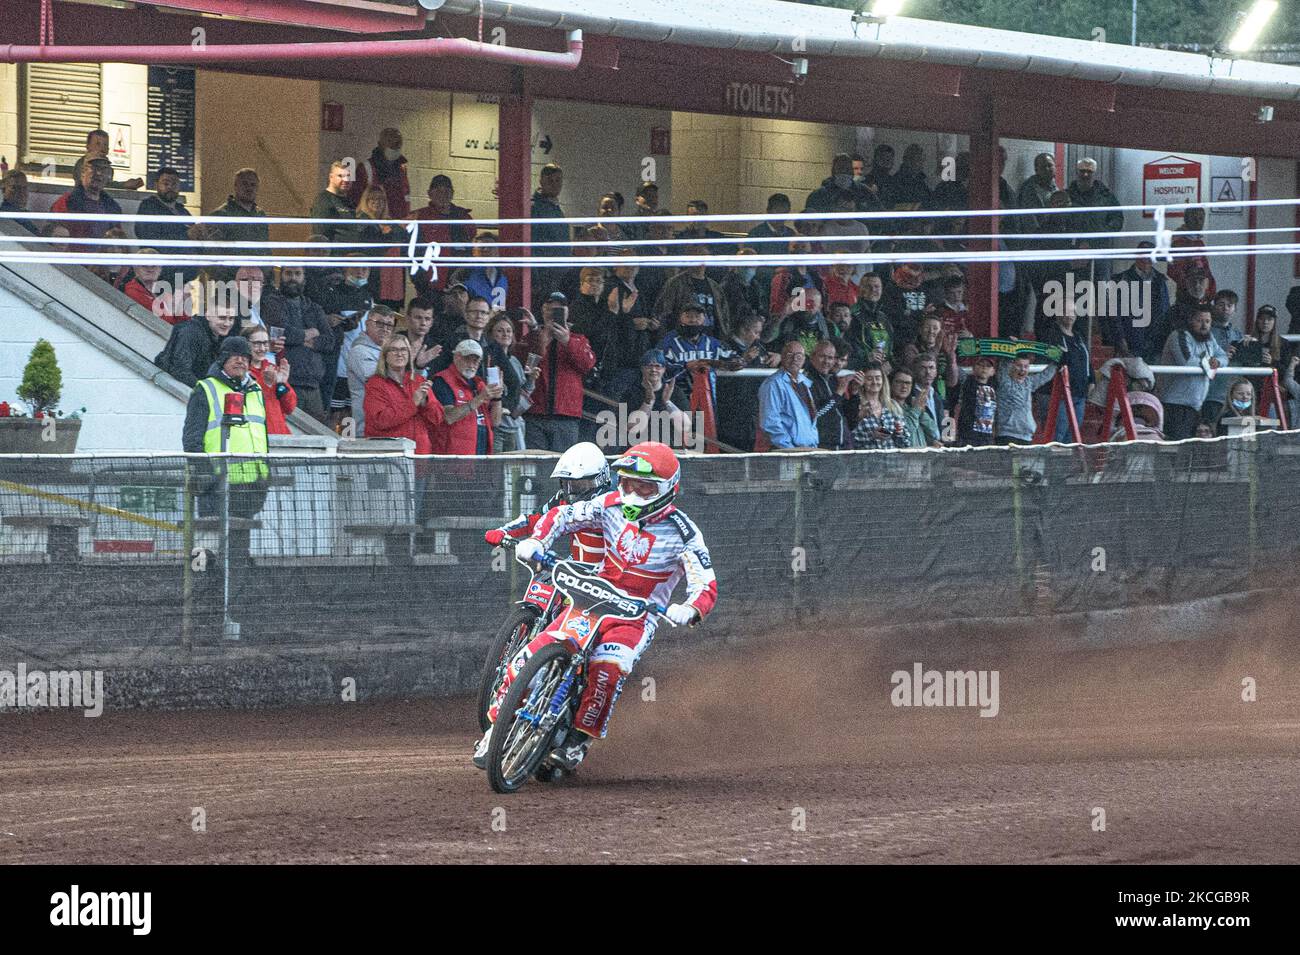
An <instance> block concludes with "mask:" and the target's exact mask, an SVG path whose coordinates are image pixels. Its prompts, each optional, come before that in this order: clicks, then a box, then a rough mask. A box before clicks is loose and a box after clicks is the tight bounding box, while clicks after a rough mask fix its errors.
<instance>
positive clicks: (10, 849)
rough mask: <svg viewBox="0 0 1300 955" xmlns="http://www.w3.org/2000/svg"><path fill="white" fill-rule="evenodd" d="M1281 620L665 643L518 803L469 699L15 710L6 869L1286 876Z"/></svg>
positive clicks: (1290, 800) (1294, 744)
mask: <svg viewBox="0 0 1300 955" xmlns="http://www.w3.org/2000/svg"><path fill="white" fill-rule="evenodd" d="M1275 621H1276V623H1275ZM1285 627H1286V621H1285V619H1279V618H1276V617H1271V616H1262V617H1261V618H1260V619H1259V620H1254V621H1243V623H1242V632H1245V633H1250V634H1251V636H1250V637H1249V638H1241V637H1236V636H1230V635H1225V636H1224V637H1223V638H1222V639H1219V640H1215V641H1210V642H1197V643H1180V644H1161V645H1153V646H1149V647H1144V648H1140V649H1132V650H1123V651H1114V650H1111V651H1093V652H1079V653H1072V654H1066V655H1061V654H1056V655H1051V656H1048V655H1038V654H1036V653H1034V652H1032V651H1029V650H1026V649H1025V648H1019V649H1007V648H1005V647H1003V648H999V647H998V646H997V645H996V643H994V642H991V641H983V640H981V637H980V635H979V634H974V633H973V634H972V635H971V641H970V644H969V645H968V646H967V647H966V648H965V649H963V650H962V651H960V652H951V653H948V654H945V656H944V657H943V658H940V657H938V656H935V657H933V658H931V657H930V656H926V655H918V656H916V657H904V656H898V655H897V654H894V655H893V656H892V657H891V656H887V655H886V654H885V653H883V652H881V651H872V650H868V649H866V648H864V647H863V646H862V645H861V644H856V645H853V644H849V643H837V644H836V645H834V646H832V647H829V648H828V647H826V646H825V645H824V644H821V645H819V644H816V643H814V642H813V641H814V640H815V638H813V637H809V636H807V635H803V636H800V637H799V638H798V639H797V640H786V641H783V642H782V643H780V644H778V645H777V646H778V649H770V648H769V649H767V650H764V651H758V652H751V653H750V654H748V655H747V656H745V657H726V658H723V657H719V656H714V657H711V658H710V660H709V662H708V663H707V665H704V666H702V667H699V668H696V669H682V668H678V669H673V670H670V669H666V668H665V669H663V670H661V671H656V669H655V666H656V664H655V659H654V651H653V650H652V651H651V653H650V655H649V658H648V659H647V660H646V661H644V662H645V664H647V666H646V667H645V668H643V670H642V671H641V672H639V673H638V674H637V676H636V678H635V679H634V680H632V681H629V685H628V687H627V689H626V690H625V692H624V695H623V699H622V701H621V702H620V704H619V711H618V712H617V713H616V715H615V718H614V721H613V726H612V735H611V737H610V738H609V739H608V740H606V741H604V742H603V743H601V744H598V745H597V747H596V748H594V749H593V750H592V754H591V756H590V757H589V759H588V761H587V763H586V764H585V765H584V766H583V767H582V768H581V770H580V772H579V774H578V775H577V776H576V777H574V778H572V779H569V780H566V781H564V782H562V783H559V784H552V785H549V786H548V785H542V784H530V785H529V786H527V787H525V789H524V791H523V792H521V793H519V794H516V795H513V796H498V795H495V794H494V793H492V792H491V791H490V790H489V788H488V786H487V782H486V779H485V777H484V774H482V773H481V772H479V771H478V770H476V769H475V768H474V767H473V766H472V765H471V764H470V762H469V751H470V748H471V744H472V741H473V737H474V735H475V734H474V732H473V730H472V725H473V722H474V721H473V717H472V714H471V712H470V706H469V703H468V702H467V701H464V700H456V701H437V702H431V701H419V702H387V703H354V704H339V705H336V706H331V707H314V708H295V709H284V710H274V711H271V710H264V711H258V712H236V711H198V712H157V711H154V712H141V711H135V712H113V711H111V710H109V711H106V712H105V714H104V715H103V716H102V717H101V718H99V719H86V718H84V717H82V716H81V715H80V714H79V713H76V714H70V713H64V712H57V713H49V712H46V713H35V714H33V713H24V712H13V711H9V712H3V713H0V753H3V754H4V755H3V760H4V772H3V773H0V862H44V863H51V862H62V863H117V862H134V863H143V862H493V861H497V860H501V861H510V862H766V863H777V862H847V861H854V862H947V863H969V862H1130V863H1136V862H1186V863H1207V862H1209V863H1214V862H1269V863H1282V862H1291V863H1294V862H1296V861H1298V860H1300V680H1297V679H1296V677H1297V675H1298V674H1300V666H1298V665H1297V651H1296V649H1295V647H1296V641H1294V640H1293V639H1292V638H1291V636H1290V635H1289V634H1283V633H1282V632H1281V630H1282V629H1285ZM1274 630H1276V631H1277V632H1276V633H1275V632H1274ZM891 653H893V651H891ZM913 659H919V660H920V661H921V662H923V663H924V664H925V665H926V667H927V668H929V667H935V668H939V669H943V668H978V669H997V670H999V673H1000V705H1001V708H1000V712H999V714H998V715H997V716H996V717H993V718H981V717H980V716H979V715H978V714H977V712H976V711H975V710H973V709H951V708H950V709H920V708H913V709H907V708H901V707H894V706H892V705H891V704H890V701H889V695H890V689H891V686H890V682H889V674H890V672H891V671H893V670H895V669H910V664H911V661H912V660H913ZM645 676H651V677H653V678H654V679H655V680H656V683H655V686H654V694H653V695H654V697H655V698H654V700H653V701H648V700H646V699H643V693H644V690H643V685H642V684H641V682H640V681H641V679H642V678H643V677H645ZM1246 677H1252V678H1254V679H1255V680H1256V681H1257V684H1258V701H1257V702H1253V703H1247V702H1243V701H1242V700H1241V681H1242V679H1243V678H1246ZM362 691H363V692H364V688H362ZM195 807H202V809H203V810H204V811H205V813H206V826H207V831H206V832H195V831H193V829H192V824H191V823H192V819H193V810H194V809H195ZM1097 807H1099V808H1102V809H1104V810H1105V814H1106V816H1105V821H1106V829H1105V831H1104V832H1097V831H1094V830H1093V828H1092V822H1093V819H1094V813H1093V810H1094V808H1097ZM799 809H802V810H804V813H803V815H804V818H805V820H806V826H805V827H804V828H803V829H802V830H799V829H797V828H795V825H794V824H795V823H796V822H797V819H796V815H797V813H796V810H799ZM500 810H504V816H503V815H502V813H501V811H500ZM494 811H495V814H494ZM494 819H495V820H496V822H497V829H494V828H493V822H494ZM502 819H504V823H505V828H504V831H498V829H499V828H500V822H501V820H502Z"/></svg>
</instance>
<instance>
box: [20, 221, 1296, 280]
mask: <svg viewBox="0 0 1300 955" xmlns="http://www.w3.org/2000/svg"><path fill="white" fill-rule="evenodd" d="M1291 231H1294V230H1291ZM67 244H69V245H77V244H78V242H77V241H76V240H70V241H68V243H67ZM1298 253H1300V243H1296V242H1286V243H1269V244H1250V245H1227V246H1207V247H1183V248H1175V249H1171V250H1170V251H1169V252H1168V253H1166V254H1167V255H1168V256H1169V257H1170V258H1171V259H1178V258H1197V257H1200V256H1206V257H1215V256H1224V255H1235V256H1243V255H1272V254H1298ZM1138 257H1142V258H1151V250H1150V249H1139V248H1136V247H1134V248H1121V249H1020V250H991V249H977V250H960V251H949V250H943V251H936V252H879V253H878V252H845V253H816V252H812V253H806V254H799V255H790V254H787V255H762V254H758V255H711V256H709V257H708V258H707V260H706V262H705V263H704V264H706V265H708V266H709V267H723V266H754V267H764V266H775V267H777V268H780V267H783V266H790V265H835V264H836V263H844V264H849V265H858V264H862V265H880V264H899V265H917V264H925V263H928V262H929V263H938V264H943V263H991V262H999V263H1000V262H1010V263H1016V262H1053V261H1080V260H1086V261H1094V260H1101V259H1107V260H1111V259H1113V260H1121V259H1134V258H1138ZM417 260H419V256H417V257H416V259H415V260H413V259H411V258H409V257H403V258H395V257H391V256H383V257H366V256H353V257H348V258H326V257H321V256H311V257H306V256H231V255H213V256H200V255H178V256H164V255H142V254H139V253H120V254H105V253H98V252H83V253H79V252H63V253H56V254H53V255H51V254H49V253H47V252H17V251H11V250H0V263H4V264H24V263H26V264H47V265H134V264H143V265H159V264H164V263H165V264H167V265H171V266H174V267H185V266H195V267H202V266H204V265H219V266H226V267H231V268H239V267H240V266H252V267H258V268H275V267H277V266H278V267H280V268H285V267H290V268H298V267H302V268H335V269H337V268H349V267H351V268H413V269H415V270H416V271H419V270H420V267H419V265H418V263H417ZM430 261H431V262H432V264H433V265H434V266H435V267H437V268H460V267H469V268H473V267H484V266H495V267H497V268H499V269H507V268H533V269H572V268H581V267H587V266H595V267H602V268H613V267H616V266H620V265H638V266H643V267H650V268H655V267H659V268H668V267H674V266H675V267H683V266H685V267H693V266H697V265H700V264H701V261H700V257H699V256H698V255H652V256H647V255H641V256H637V255H631V256H619V255H601V256H550V257H532V256H510V257H500V256H494V257H490V258H489V257H474V256H448V257H435V258H433V259H431V260H430Z"/></svg>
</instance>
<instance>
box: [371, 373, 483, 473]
mask: <svg viewBox="0 0 1300 955" xmlns="http://www.w3.org/2000/svg"><path fill="white" fill-rule="evenodd" d="M433 377H434V379H439V380H441V381H443V382H444V383H446V385H447V387H448V388H450V389H451V393H452V395H453V396H454V397H455V399H456V403H455V405H454V406H453V407H457V408H459V407H460V406H461V405H464V404H469V401H470V399H471V398H473V397H474V396H475V395H477V394H478V393H479V392H480V391H483V390H484V389H485V388H487V382H485V381H484V380H483V379H482V378H475V379H474V380H473V381H472V382H470V381H466V380H465V379H464V378H463V377H461V374H460V372H459V371H457V370H456V366H455V365H454V364H453V365H448V366H447V367H446V368H444V369H443V370H442V371H440V372H438V374H436V375H434V376H433ZM369 398H370V392H369V391H367V392H366V399H367V400H369ZM434 404H437V405H438V410H439V411H442V412H443V413H444V418H443V420H442V422H441V423H440V425H439V427H437V428H435V429H434V431H433V453H434V454H477V453H478V415H479V414H480V413H481V414H482V415H483V418H484V420H486V421H487V439H488V441H487V444H488V446H487V453H488V454H491V453H492V403H491V402H490V401H489V402H484V403H483V405H482V406H481V407H480V408H479V412H478V413H474V412H471V413H470V414H467V415H465V417H463V418H461V419H460V420H459V421H457V422H455V423H453V424H448V423H447V421H446V418H445V410H444V409H443V408H442V406H441V404H439V403H438V402H437V401H436V400H435V401H434ZM369 417H370V411H369V410H367V411H366V418H367V424H368V423H369V421H368V419H369Z"/></svg>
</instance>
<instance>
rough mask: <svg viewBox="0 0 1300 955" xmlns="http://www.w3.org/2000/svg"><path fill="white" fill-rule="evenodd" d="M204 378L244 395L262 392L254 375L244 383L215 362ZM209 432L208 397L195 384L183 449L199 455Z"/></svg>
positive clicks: (183, 433)
mask: <svg viewBox="0 0 1300 955" xmlns="http://www.w3.org/2000/svg"><path fill="white" fill-rule="evenodd" d="M203 377H204V378H216V379H217V380H218V381H220V382H222V383H224V384H226V385H228V386H229V387H231V388H233V389H235V390H236V391H241V392H243V393H244V394H250V393H252V392H254V391H260V390H261V389H262V386H261V385H259V384H258V383H257V380H256V379H255V378H254V377H253V376H252V375H246V376H245V377H244V380H243V381H242V382H239V381H236V380H235V379H233V378H231V377H230V376H228V375H227V374H226V373H225V372H223V371H222V370H221V366H220V365H218V364H217V363H216V362H215V361H214V362H213V363H212V364H211V365H209V366H208V369H207V373H206V374H205V375H203ZM207 430H208V395H207V392H205V391H204V390H203V389H202V388H200V387H198V383H197V382H196V383H195V386H194V391H193V392H192V393H191V394H190V401H189V404H187V405H186V406H185V428H184V430H183V431H182V432H181V448H182V450H184V451H187V452H190V453H199V452H202V451H203V450H204V448H203V435H204V434H206V433H207Z"/></svg>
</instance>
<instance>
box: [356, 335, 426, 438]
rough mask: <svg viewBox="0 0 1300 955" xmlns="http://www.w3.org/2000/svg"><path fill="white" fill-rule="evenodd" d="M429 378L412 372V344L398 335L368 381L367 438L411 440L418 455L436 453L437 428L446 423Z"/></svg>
mask: <svg viewBox="0 0 1300 955" xmlns="http://www.w3.org/2000/svg"><path fill="white" fill-rule="evenodd" d="M432 396H433V388H432V386H431V385H430V383H429V379H428V378H425V377H424V376H423V375H415V374H412V373H411V343H410V342H409V341H408V340H407V338H406V336H405V335H394V336H393V337H392V338H390V339H389V340H388V344H386V345H385V346H384V347H383V350H382V351H381V352H380V353H379V364H378V365H376V366H375V373H374V374H373V375H371V376H370V378H369V379H368V380H367V381H366V400H365V408H366V437H367V438H410V439H411V440H412V441H414V442H415V453H416V454H431V453H432V452H433V429H434V428H437V427H439V426H440V425H441V424H442V421H443V414H442V405H441V404H439V403H438V402H437V401H434V400H433V398H432Z"/></svg>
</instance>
